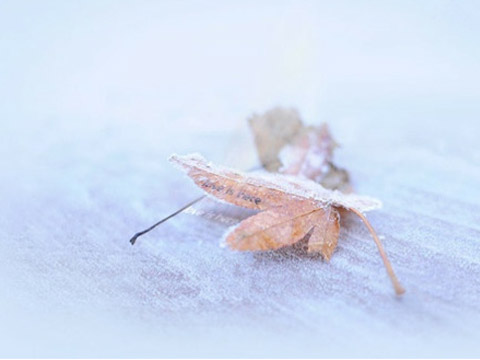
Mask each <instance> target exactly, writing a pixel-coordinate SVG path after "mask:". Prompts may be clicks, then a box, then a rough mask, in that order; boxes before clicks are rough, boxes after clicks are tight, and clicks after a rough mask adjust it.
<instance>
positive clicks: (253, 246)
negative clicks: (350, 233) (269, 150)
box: [170, 155, 405, 295]
mask: <svg viewBox="0 0 480 360" xmlns="http://www.w3.org/2000/svg"><path fill="white" fill-rule="evenodd" d="M170 161H172V162H174V163H175V164H177V165H178V166H179V167H180V168H182V169H183V170H185V171H186V172H187V174H188V175H189V176H190V177H191V178H192V179H193V181H194V182H195V183H196V184H197V185H198V186H200V187H201V188H202V189H203V190H205V191H206V192H207V193H209V194H211V195H214V196H215V197H217V198H218V199H221V200H224V201H227V202H230V203H232V204H235V205H239V206H243V207H247V208H253V209H259V210H267V211H265V212H263V213H259V214H257V215H254V216H252V217H250V218H248V219H246V220H244V221H243V222H242V223H240V225H239V226H238V227H237V228H236V229H235V230H233V232H232V233H230V234H228V236H227V243H228V244H229V245H230V246H231V247H233V248H235V249H239V250H266V249H277V248H279V247H282V246H286V245H289V244H293V243H295V242H297V241H299V240H300V239H302V238H303V237H304V236H305V235H306V234H307V233H308V232H309V230H311V229H312V228H313V231H312V233H311V234H310V235H311V236H310V239H309V246H308V248H309V251H310V252H318V251H319V252H321V253H322V254H323V256H324V257H325V259H330V257H331V255H332V253H333V251H334V249H335V247H336V245H337V239H338V233H339V229H340V228H339V215H338V211H337V210H339V209H340V208H344V209H346V210H349V211H351V212H353V213H354V214H356V215H357V216H358V217H360V219H361V220H362V221H363V222H364V223H365V225H366V226H367V228H368V230H369V231H370V233H371V234H372V237H373V239H374V241H375V243H376V245H377V247H378V251H379V252H380V255H381V257H382V260H383V263H384V265H385V268H386V270H387V273H388V275H389V276H390V279H391V281H392V284H393V286H394V288H395V292H396V293H397V294H398V295H400V294H403V293H404V292H405V290H404V289H403V287H402V286H401V285H400V283H399V281H398V279H397V277H396V276H395V273H394V272H393V268H392V265H391V264H390V261H389V260H388V258H387V255H386V254H385V251H384V249H383V245H382V243H381V242H380V239H379V238H378V236H377V234H376V233H375V230H374V229H373V227H372V226H371V224H370V223H369V222H368V220H367V218H366V217H365V215H364V214H363V212H365V211H368V210H373V209H376V208H378V207H380V206H381V203H380V202H379V201H378V200H375V199H372V198H369V197H365V196H358V195H353V194H343V193H341V192H339V191H332V190H327V189H325V188H323V187H322V186H321V185H319V184H317V183H315V182H313V181H310V180H302V179H298V178H296V177H291V176H287V175H270V176H267V175H263V174H248V175H247V174H243V173H241V172H239V171H235V170H232V169H229V168H226V167H221V166H214V165H213V164H210V163H208V162H207V161H206V160H205V159H204V158H203V157H201V156H200V155H187V156H178V155H172V156H171V157H170Z"/></svg>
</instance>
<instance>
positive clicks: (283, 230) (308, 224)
mask: <svg viewBox="0 0 480 360" xmlns="http://www.w3.org/2000/svg"><path fill="white" fill-rule="evenodd" d="M324 216H325V210H324V209H322V208H319V207H318V206H316V205H315V204H314V203H312V202H310V201H293V202H290V203H289V204H288V206H282V207H279V208H273V209H271V210H266V211H263V212H261V213H259V214H256V215H254V216H251V217H249V218H248V219H246V220H243V221H242V222H241V223H240V224H239V225H238V226H237V227H236V228H234V229H233V230H232V231H231V232H229V233H228V234H227V237H226V242H227V244H228V245H229V246H230V247H231V248H232V249H235V250H273V249H278V248H281V247H283V246H287V245H292V244H294V243H296V242H298V241H300V240H301V239H302V238H303V237H305V235H306V234H307V233H308V232H309V231H310V230H311V229H312V227H313V225H312V224H316V223H317V222H316V221H317V220H318V219H319V218H323V217H324Z"/></svg>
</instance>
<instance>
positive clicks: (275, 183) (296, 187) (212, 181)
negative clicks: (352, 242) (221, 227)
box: [170, 154, 382, 212]
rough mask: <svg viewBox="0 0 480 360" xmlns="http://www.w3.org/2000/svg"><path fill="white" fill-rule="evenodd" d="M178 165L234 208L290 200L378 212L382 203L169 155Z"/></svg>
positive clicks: (307, 183)
mask: <svg viewBox="0 0 480 360" xmlns="http://www.w3.org/2000/svg"><path fill="white" fill-rule="evenodd" d="M170 161H172V162H173V163H175V164H176V165H178V166H179V167H180V168H181V169H182V170H184V171H186V172H187V174H188V175H189V176H190V177H191V178H192V179H193V181H194V182H195V183H196V184H197V185H198V186H199V187H200V188H201V189H202V190H204V191H205V192H207V193H209V194H211V195H213V196H215V197H216V198H218V199H220V200H224V201H226V202H229V203H231V204H234V205H238V206H242V207H246V208H250V209H258V210H266V209H269V208H272V207H275V206H282V205H285V204H286V203H287V202H288V201H291V200H310V201H313V202H316V203H317V204H318V206H319V207H324V206H326V205H332V206H338V207H343V208H345V209H351V208H354V209H356V210H358V211H360V212H366V211H370V210H374V209H378V208H380V207H381V206H382V203H381V202H380V201H379V200H377V199H374V198H371V197H369V196H360V195H355V194H343V193H341V192H340V191H336V190H328V189H325V188H324V187H323V186H321V185H320V184H317V183H315V182H314V181H311V180H308V179H301V178H298V177H294V176H288V175H282V174H271V173H261V174H260V173H248V174H247V173H243V172H241V171H236V170H233V169H230V168H227V167H223V166H218V165H213V164H211V163H209V162H208V161H207V160H205V159H204V158H203V157H202V156H201V155H198V154H191V155H186V156H179V155H172V156H171V158H170Z"/></svg>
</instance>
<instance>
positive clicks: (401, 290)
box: [349, 208, 405, 295]
mask: <svg viewBox="0 0 480 360" xmlns="http://www.w3.org/2000/svg"><path fill="white" fill-rule="evenodd" d="M349 210H351V211H353V212H354V213H355V214H356V215H357V216H358V217H359V218H360V219H362V221H363V222H364V224H365V225H366V226H367V228H368V230H369V231H370V234H372V237H373V240H374V241H375V244H377V247H378V251H379V252H380V256H381V257H382V260H383V264H384V265H385V269H386V270H387V273H388V276H390V280H391V281H392V284H393V288H394V289H395V293H396V294H397V295H402V294H403V293H404V292H405V289H404V288H403V286H402V285H401V284H400V282H399V281H398V279H397V276H396V275H395V272H394V271H393V268H392V264H391V263H390V261H389V260H388V257H387V254H386V253H385V250H384V249H383V245H382V243H381V241H380V239H379V238H378V236H377V233H376V232H375V230H374V229H373V227H372V225H371V224H370V222H369V221H368V220H367V218H366V217H365V215H363V214H362V213H361V212H360V211H358V210H356V209H353V208H349Z"/></svg>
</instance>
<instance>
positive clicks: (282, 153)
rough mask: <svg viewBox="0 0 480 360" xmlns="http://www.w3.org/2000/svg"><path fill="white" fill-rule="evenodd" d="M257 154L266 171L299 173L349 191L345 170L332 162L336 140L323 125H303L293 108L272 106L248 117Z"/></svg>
mask: <svg viewBox="0 0 480 360" xmlns="http://www.w3.org/2000/svg"><path fill="white" fill-rule="evenodd" d="M249 123H250V127H251V129H252V133H253V136H254V139H255V145H256V147H257V154H258V157H259V159H260V161H261V163H262V165H263V167H264V168H265V169H266V170H268V171H270V172H281V173H283V174H287V175H294V176H301V177H304V178H307V179H310V180H313V181H315V182H318V183H320V184H322V185H323V186H324V187H325V188H327V189H332V190H336V189H338V190H340V191H342V192H351V186H350V183H349V176H348V173H347V171H346V170H344V169H339V168H338V167H336V166H335V165H334V163H333V152H334V150H335V148H336V147H337V143H336V142H335V140H334V139H333V137H332V135H331V133H330V130H329V128H328V126H327V124H321V125H320V126H305V125H304V124H303V123H302V120H301V119H300V116H299V114H298V112H297V111H296V110H293V109H284V108H279V107H277V108H274V109H272V110H270V111H267V112H266V113H265V114H263V115H254V116H252V117H251V118H250V119H249Z"/></svg>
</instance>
